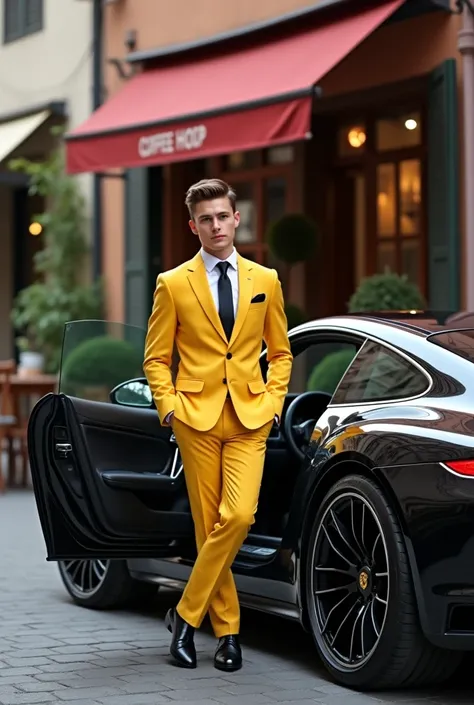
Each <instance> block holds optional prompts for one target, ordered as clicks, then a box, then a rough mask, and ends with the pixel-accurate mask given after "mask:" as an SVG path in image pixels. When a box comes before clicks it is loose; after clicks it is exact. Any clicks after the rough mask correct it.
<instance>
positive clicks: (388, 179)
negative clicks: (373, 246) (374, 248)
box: [377, 164, 397, 237]
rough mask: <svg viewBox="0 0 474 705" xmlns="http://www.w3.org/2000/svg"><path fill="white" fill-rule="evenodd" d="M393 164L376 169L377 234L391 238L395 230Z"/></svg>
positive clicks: (395, 199)
mask: <svg viewBox="0 0 474 705" xmlns="http://www.w3.org/2000/svg"><path fill="white" fill-rule="evenodd" d="M396 201H397V194H396V175H395V164H379V165H378V167H377V234H378V236H379V237H393V235H395V233H396V229H397V203H396Z"/></svg>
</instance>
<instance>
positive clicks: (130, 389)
mask: <svg viewBox="0 0 474 705" xmlns="http://www.w3.org/2000/svg"><path fill="white" fill-rule="evenodd" d="M110 401H111V402H112V404H119V405H120V406H133V407H141V408H142V409H153V408H154V403H153V395H152V393H151V390H150V387H149V385H148V381H147V380H146V378H145V377H138V378H136V379H129V380H128V381H127V382H122V383H121V384H118V385H117V386H116V387H114V388H113V389H112V391H111V392H110Z"/></svg>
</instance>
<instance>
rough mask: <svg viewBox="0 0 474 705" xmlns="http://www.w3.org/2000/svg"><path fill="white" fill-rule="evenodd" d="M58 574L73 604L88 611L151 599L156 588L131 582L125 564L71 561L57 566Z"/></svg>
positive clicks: (96, 560)
mask: <svg viewBox="0 0 474 705" xmlns="http://www.w3.org/2000/svg"><path fill="white" fill-rule="evenodd" d="M58 568H59V574H60V576H61V579H62V581H63V583H64V586H65V588H66V590H67V591H68V593H69V594H70V595H71V597H72V598H73V600H74V602H75V603H76V604H78V605H81V607H89V608H90V609H98V610H105V609H114V608H118V607H124V606H126V605H130V604H133V603H134V602H138V601H145V602H146V600H147V599H152V598H153V597H154V596H155V595H156V593H157V591H158V587H157V586H156V585H154V584H152V583H142V582H139V581H138V580H134V579H133V578H132V577H131V575H130V573H129V571H128V568H127V563H126V561H111V560H100V559H92V560H85V559H74V560H64V561H59V562H58Z"/></svg>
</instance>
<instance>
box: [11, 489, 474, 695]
mask: <svg viewBox="0 0 474 705" xmlns="http://www.w3.org/2000/svg"><path fill="white" fill-rule="evenodd" d="M0 558H1V570H0V614H1V619H0V705H21V704H24V705H29V704H34V703H39V704H40V705H53V703H54V705H58V704H60V703H62V704H63V705H66V704H67V703H70V704H71V705H180V704H181V705H190V704H192V705H260V704H261V705H268V704H269V703H270V704H271V703H274V704H276V703H278V704H279V705H285V704H289V703H297V705H310V704H311V705H383V704H386V705H388V704H389V703H392V704H394V703H399V704H401V703H403V704H404V705H464V704H466V705H467V704H468V703H469V704H471V705H472V703H474V687H472V688H471V689H469V688H467V687H466V684H464V685H461V684H460V685H459V686H458V688H457V689H454V688H445V689H444V690H440V689H437V690H436V691H416V692H390V693H371V694H370V695H364V694H360V693H354V692H352V691H349V690H346V689H345V688H341V687H339V686H337V685H335V684H334V683H332V682H331V681H330V679H329V678H328V676H327V674H326V672H325V670H324V669H323V668H322V666H321V664H320V663H318V660H317V658H316V655H315V650H314V647H313V644H312V641H311V638H310V637H309V636H308V635H307V634H305V633H304V632H303V631H302V630H301V629H300V628H299V627H298V625H295V624H292V623H289V622H285V621H283V620H281V619H278V618H276V617H270V616H267V615H261V614H258V613H254V612H251V611H244V612H243V619H242V621H243V625H242V643H243V647H244V659H245V664H244V668H243V670H242V671H239V672H238V673H234V674H225V673H221V672H219V671H216V669H215V668H214V666H213V663H212V658H213V652H214V649H215V639H214V638H213V637H212V635H211V634H210V631H209V630H206V629H204V630H201V631H200V632H199V633H198V635H197V639H196V646H197V650H198V659H199V665H198V668H197V669H196V670H192V671H186V670H183V669H179V668H176V667H175V666H173V665H172V664H171V663H170V661H169V657H168V644H169V634H168V632H167V631H166V630H165V628H164V624H163V620H164V615H165V613H166V610H167V608H168V607H169V606H170V605H172V604H174V603H175V602H176V599H177V595H176V594H175V593H172V592H167V591H162V592H161V593H160V595H159V596H158V598H157V600H156V602H155V604H154V605H153V606H152V607H150V609H148V610H147V611H143V612H141V611H137V610H135V611H126V612H125V611H118V612H96V611H93V610H86V609H83V608H81V607H78V606H76V605H74V604H73V603H72V602H71V600H70V599H69V597H68V595H67V593H66V591H65V590H64V588H63V587H62V583H61V581H60V578H59V574H58V571H57V568H56V566H55V565H54V564H51V563H47V562H46V561H45V548H44V543H43V538H42V535H41V529H40V525H39V521H38V517H37V513H36V506H35V503H34V498H33V495H32V494H31V492H30V491H25V492H10V493H7V494H6V495H4V496H0Z"/></svg>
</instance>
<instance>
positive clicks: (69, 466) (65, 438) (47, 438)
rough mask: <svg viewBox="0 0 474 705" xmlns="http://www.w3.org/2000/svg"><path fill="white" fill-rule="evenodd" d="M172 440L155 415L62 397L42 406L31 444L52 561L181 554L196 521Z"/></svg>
mask: <svg viewBox="0 0 474 705" xmlns="http://www.w3.org/2000/svg"><path fill="white" fill-rule="evenodd" d="M169 436H170V431H169V430H167V429H163V428H162V427H161V426H160V424H159V421H158V417H157V414H156V411H154V410H148V409H136V408H126V407H119V406H114V405H112V404H106V403H101V402H96V401H85V400H80V399H75V398H71V397H67V396H65V395H63V394H58V395H48V396H47V397H44V398H43V399H42V400H41V401H40V402H39V403H38V404H37V406H36V407H35V409H34V410H33V412H32V415H31V418H30V424H29V432H28V443H29V450H30V459H31V471H32V477H33V483H34V487H35V495H36V499H37V503H38V510H39V513H40V518H41V521H42V527H43V532H44V535H45V540H46V544H47V550H48V558H49V559H50V560H58V559H61V558H76V557H91V556H92V555H93V556H95V557H98V556H99V555H100V556H103V557H112V556H115V557H123V558H129V557H134V556H140V555H142V556H143V555H150V556H172V555H175V554H176V553H177V552H178V551H179V549H178V548H177V544H178V543H179V539H187V538H191V537H192V536H193V523H192V518H191V515H190V512H189V507H188V502H187V494H186V487H185V483H184V476H183V475H182V474H181V475H180V476H178V477H177V478H176V477H171V476H170V474H168V473H169V472H170V469H171V467H172V466H173V463H174V462H175V459H176V457H175V456H176V453H175V448H174V447H173V446H172V444H171V442H170V440H169ZM177 539H178V542H177V541H176V540H177Z"/></svg>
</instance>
